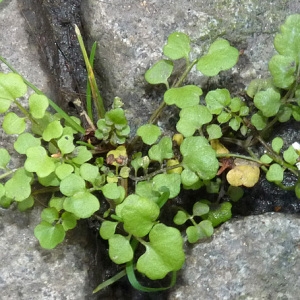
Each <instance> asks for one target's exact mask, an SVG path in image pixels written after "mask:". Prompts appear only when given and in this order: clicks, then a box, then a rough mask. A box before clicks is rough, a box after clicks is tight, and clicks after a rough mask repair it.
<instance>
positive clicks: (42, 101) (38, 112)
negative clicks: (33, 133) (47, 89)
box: [28, 94, 49, 119]
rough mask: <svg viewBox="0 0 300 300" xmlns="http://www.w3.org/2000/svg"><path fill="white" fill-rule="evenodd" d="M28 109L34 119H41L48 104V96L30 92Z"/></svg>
mask: <svg viewBox="0 0 300 300" xmlns="http://www.w3.org/2000/svg"><path fill="white" fill-rule="evenodd" d="M28 101H29V111H30V113H31V115H32V116H33V117H34V118H36V119H41V118H43V117H44V115H45V111H46V109H47V108H48V106H49V101H48V98H47V97H46V96H45V95H38V94H32V95H31V96H30V97H29V99H28Z"/></svg>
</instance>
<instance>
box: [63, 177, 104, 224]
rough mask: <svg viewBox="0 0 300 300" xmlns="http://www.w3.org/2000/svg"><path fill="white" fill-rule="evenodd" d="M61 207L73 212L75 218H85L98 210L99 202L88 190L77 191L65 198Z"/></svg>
mask: <svg viewBox="0 0 300 300" xmlns="http://www.w3.org/2000/svg"><path fill="white" fill-rule="evenodd" d="M70 176H71V175H70ZM63 208H64V210H66V211H68V212H71V213H73V214H74V215H75V216H76V217H77V218H81V219H86V218H89V217H90V216H92V215H93V214H94V213H95V212H96V211H97V210H99V208H100V204H99V200H98V199H97V198H96V197H95V196H94V195H92V194H91V193H90V192H88V191H79V192H77V193H75V194H74V195H72V196H71V197H67V198H66V199H65V201H64V203H63Z"/></svg>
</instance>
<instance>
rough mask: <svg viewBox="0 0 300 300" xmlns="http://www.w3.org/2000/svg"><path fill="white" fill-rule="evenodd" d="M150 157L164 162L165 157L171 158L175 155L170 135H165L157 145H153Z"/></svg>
mask: <svg viewBox="0 0 300 300" xmlns="http://www.w3.org/2000/svg"><path fill="white" fill-rule="evenodd" d="M148 154H149V157H150V159H151V160H156V161H158V162H159V163H162V162H163V160H164V159H170V158H172V157H173V156H174V153H173V150H172V140H171V138H170V137H168V136H164V137H163V138H162V139H161V140H160V141H159V142H158V144H157V145H153V146H152V147H151V148H150V149H149V152H148Z"/></svg>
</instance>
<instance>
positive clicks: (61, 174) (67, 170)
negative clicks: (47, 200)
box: [55, 163, 74, 180]
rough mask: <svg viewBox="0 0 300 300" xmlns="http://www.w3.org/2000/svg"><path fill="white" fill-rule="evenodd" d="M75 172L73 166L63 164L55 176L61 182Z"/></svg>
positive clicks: (56, 170)
mask: <svg viewBox="0 0 300 300" xmlns="http://www.w3.org/2000/svg"><path fill="white" fill-rule="evenodd" d="M73 171H74V167H73V166H71V165H69V164H66V163H63V164H61V165H59V166H58V167H57V168H56V169H55V174H56V176H57V177H58V178H59V179H60V180H63V179H64V178H66V177H67V176H69V175H70V174H71V173H72V172H73Z"/></svg>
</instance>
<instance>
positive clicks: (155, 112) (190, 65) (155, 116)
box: [148, 59, 198, 124]
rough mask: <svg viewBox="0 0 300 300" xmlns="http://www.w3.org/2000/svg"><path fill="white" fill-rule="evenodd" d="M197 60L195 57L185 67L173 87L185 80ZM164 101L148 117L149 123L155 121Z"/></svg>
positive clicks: (164, 104) (163, 106) (163, 105)
mask: <svg viewBox="0 0 300 300" xmlns="http://www.w3.org/2000/svg"><path fill="white" fill-rule="evenodd" d="M197 62H198V59H195V60H194V61H192V62H191V63H190V64H189V65H188V66H187V67H186V69H185V71H184V72H183V73H182V75H181V76H180V78H179V79H178V81H177V82H176V83H175V84H174V85H173V86H172V87H173V88H176V87H179V86H181V85H182V83H183V81H184V80H185V78H186V76H187V75H188V74H189V72H190V71H191V69H192V68H193V66H194V65H195V64H196V63H197ZM165 106H166V103H165V102H164V101H163V102H161V103H160V105H159V107H158V108H157V109H156V110H155V111H154V112H153V114H152V115H151V117H150V119H149V122H148V123H149V124H153V123H156V122H157V120H158V118H159V116H160V114H161V112H162V111H163V109H164V108H165Z"/></svg>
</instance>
